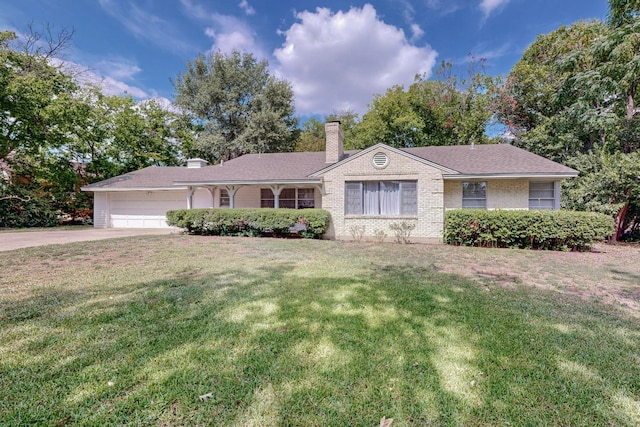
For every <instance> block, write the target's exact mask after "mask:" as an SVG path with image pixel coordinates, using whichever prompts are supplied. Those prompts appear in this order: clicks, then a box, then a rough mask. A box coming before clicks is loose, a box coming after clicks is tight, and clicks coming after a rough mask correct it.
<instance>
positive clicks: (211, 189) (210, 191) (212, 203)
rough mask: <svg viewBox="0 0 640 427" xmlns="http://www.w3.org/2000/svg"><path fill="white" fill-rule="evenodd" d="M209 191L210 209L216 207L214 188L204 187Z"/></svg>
mask: <svg viewBox="0 0 640 427" xmlns="http://www.w3.org/2000/svg"><path fill="white" fill-rule="evenodd" d="M206 188H207V190H209V194H211V207H212V208H214V207H215V206H216V187H206Z"/></svg>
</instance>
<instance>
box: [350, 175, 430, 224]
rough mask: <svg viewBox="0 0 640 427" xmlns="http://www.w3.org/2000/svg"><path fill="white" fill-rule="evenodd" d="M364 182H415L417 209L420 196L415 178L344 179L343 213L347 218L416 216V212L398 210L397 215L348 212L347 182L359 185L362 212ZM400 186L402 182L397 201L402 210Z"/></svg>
mask: <svg viewBox="0 0 640 427" xmlns="http://www.w3.org/2000/svg"><path fill="white" fill-rule="evenodd" d="M365 182H375V183H378V185H379V183H380V182H398V183H403V182H410V183H415V186H416V190H415V193H416V200H415V204H416V211H417V210H418V199H419V197H420V196H419V191H418V181H417V180H415V179H413V180H412V179H404V180H403V179H400V180H397V179H394V180H385V179H381V180H370V181H369V180H367V181H360V180H358V181H345V183H344V215H345V217H348V218H357V217H359V218H416V217H417V216H418V213H417V212H416V213H409V214H408V213H403V212H400V213H399V214H397V215H393V214H380V213H378V214H365V213H348V212H347V203H348V200H347V184H348V183H351V184H353V183H356V184H359V186H360V197H361V199H362V200H361V206H362V209H363V212H364V183H365ZM402 188H403V186H402V184H400V194H399V197H400V201H399V203H400V210H401V211H402V197H403V196H402V194H403V193H402V192H403V190H402Z"/></svg>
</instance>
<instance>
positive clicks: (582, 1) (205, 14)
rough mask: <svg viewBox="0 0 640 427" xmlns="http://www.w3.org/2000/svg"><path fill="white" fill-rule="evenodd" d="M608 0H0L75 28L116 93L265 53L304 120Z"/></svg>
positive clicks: (515, 41)
mask: <svg viewBox="0 0 640 427" xmlns="http://www.w3.org/2000/svg"><path fill="white" fill-rule="evenodd" d="M607 9H608V3H607V1H606V0H371V1H368V2H362V1H353V2H349V3H347V2H342V1H333V0H326V1H317V0H316V1H307V0H298V1H292V0H279V1H276V0H224V1H206V0H173V1H170V0H19V1H18V0H0V28H1V29H10V30H13V31H16V32H17V33H20V32H23V31H24V30H25V28H26V27H27V25H28V24H29V23H33V24H34V25H35V26H36V27H37V26H38V25H42V24H46V23H48V24H50V25H53V26H54V28H57V29H59V28H71V27H73V28H74V29H75V34H74V37H73V40H72V45H71V47H70V49H68V50H67V51H66V53H65V55H64V57H63V58H62V59H63V60H64V61H65V62H66V63H67V64H68V65H71V66H74V67H76V68H77V69H82V70H85V71H84V72H83V73H82V74H81V75H82V76H84V77H83V78H84V79H86V80H93V81H98V82H100V84H101V85H102V87H103V91H104V92H105V93H108V94H124V93H128V94H130V95H132V96H134V97H135V98H139V99H146V98H159V99H161V100H163V101H164V102H167V103H168V102H170V101H171V100H172V99H173V98H174V91H173V85H172V83H171V81H172V80H174V79H175V77H176V76H177V75H178V74H179V73H180V72H182V71H184V70H185V64H186V62H187V60H190V59H193V58H195V57H196V56H197V55H198V54H199V53H204V54H206V53H208V52H212V51H216V50H220V51H222V52H230V51H231V50H233V49H239V50H245V51H248V52H252V53H253V54H255V55H256V56H257V57H259V58H261V59H266V60H268V62H269V65H270V71H271V73H272V74H274V75H277V76H278V77H281V78H284V79H286V80H288V81H289V82H290V83H291V84H292V86H293V89H294V94H295V102H296V112H297V114H298V115H300V116H303V117H304V116H311V115H320V116H322V115H326V114H331V113H333V112H340V111H345V110H347V109H350V110H353V111H355V112H357V113H359V114H360V115H362V114H363V113H364V112H365V111H366V109H367V104H369V103H370V102H371V100H372V98H373V95H374V94H376V93H384V91H385V90H386V89H387V88H389V87H391V86H393V85H396V84H397V85H404V86H405V87H407V86H408V85H410V84H411V83H412V82H413V79H414V76H415V75H416V74H417V73H420V74H425V75H427V76H431V75H433V73H434V72H435V70H436V69H437V68H438V67H439V65H440V62H441V61H443V60H444V61H449V62H451V63H453V64H454V66H455V71H456V73H458V74H461V75H465V74H466V70H467V69H468V56H469V54H472V55H473V56H475V57H476V58H485V59H486V64H485V72H486V73H487V74H491V75H497V74H506V73H508V72H509V70H510V69H511V67H512V66H513V65H514V64H515V63H516V62H517V61H518V60H519V59H520V57H521V55H522V52H523V51H524V50H525V49H526V47H527V46H528V45H530V44H531V43H532V42H533V41H534V40H535V38H536V36H537V35H539V34H544V33H548V32H550V31H553V30H555V29H557V28H558V27H559V26H561V25H563V24H564V25H570V24H572V23H574V22H576V21H579V20H581V19H593V18H596V19H605V17H606V13H607Z"/></svg>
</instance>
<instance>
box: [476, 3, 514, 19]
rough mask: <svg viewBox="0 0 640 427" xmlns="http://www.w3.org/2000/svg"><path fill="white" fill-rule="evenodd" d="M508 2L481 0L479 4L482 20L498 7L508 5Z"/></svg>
mask: <svg viewBox="0 0 640 427" xmlns="http://www.w3.org/2000/svg"><path fill="white" fill-rule="evenodd" d="M509 1H510V0H482V2H481V3H480V10H482V13H483V14H484V18H485V19H486V18H487V17H488V16H489V15H490V14H491V12H493V11H494V10H496V9H497V8H499V7H503V6H505V5H506V4H507V3H509Z"/></svg>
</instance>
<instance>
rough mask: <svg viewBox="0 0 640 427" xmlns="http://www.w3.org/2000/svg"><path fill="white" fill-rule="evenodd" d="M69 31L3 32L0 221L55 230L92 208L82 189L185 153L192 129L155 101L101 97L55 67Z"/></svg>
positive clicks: (169, 162)
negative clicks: (66, 217) (62, 221)
mask: <svg viewBox="0 0 640 427" xmlns="http://www.w3.org/2000/svg"><path fill="white" fill-rule="evenodd" d="M71 34H72V33H71V32H66V31H62V32H60V33H58V35H57V36H56V35H53V34H52V33H51V31H50V28H49V27H46V29H45V30H44V32H37V31H35V30H33V29H31V30H30V32H29V33H27V36H26V37H25V38H23V39H18V38H17V37H16V35H15V34H14V33H11V32H0V168H1V170H0V173H1V175H0V218H4V219H3V220H2V221H0V223H1V224H2V226H34V225H55V223H56V222H57V221H58V219H59V218H60V217H62V216H63V215H64V214H67V213H73V212H74V211H76V210H78V209H81V208H89V207H90V206H91V195H89V194H86V193H81V192H80V187H81V186H82V185H84V184H87V183H90V182H94V181H97V180H101V179H105V178H110V177H112V176H115V175H118V174H120V173H124V172H129V171H131V170H135V169H139V168H142V167H145V166H149V165H176V164H179V163H180V162H181V160H182V159H183V157H184V155H185V154H190V151H191V142H192V133H191V126H190V123H189V122H188V121H187V120H185V118H184V117H183V116H182V115H180V114H178V113H174V112H170V111H167V110H166V109H163V108H162V107H161V106H160V105H159V104H158V103H157V102H154V101H143V102H135V101H134V100H133V99H132V98H131V97H118V96H105V95H103V94H102V93H101V92H100V90H99V89H97V88H89V87H81V86H80V85H79V84H77V83H76V82H75V80H74V77H73V76H72V75H70V74H69V73H67V72H66V71H64V70H63V69H62V68H61V67H58V66H54V65H52V64H53V63H55V62H56V61H54V57H55V55H56V54H57V53H59V52H60V51H61V50H63V49H64V45H65V43H67V42H68V41H69V38H70V36H71Z"/></svg>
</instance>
